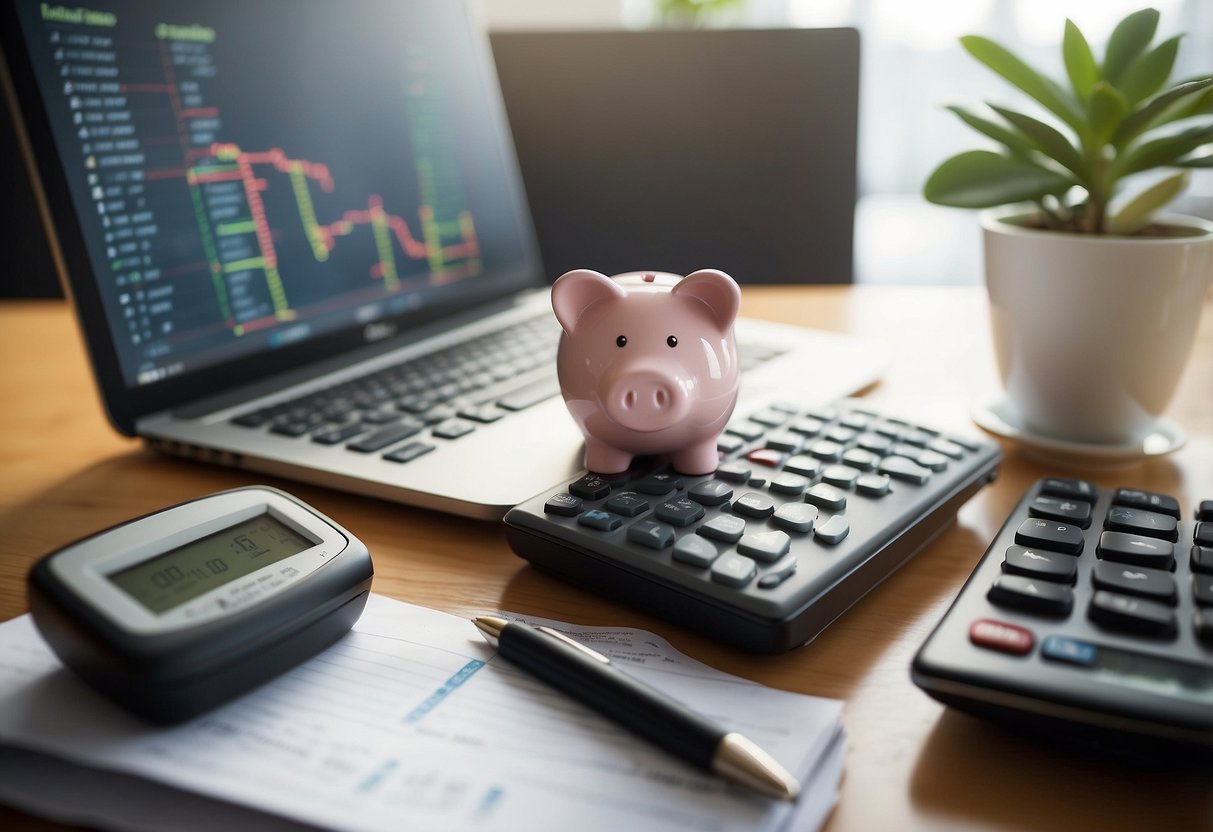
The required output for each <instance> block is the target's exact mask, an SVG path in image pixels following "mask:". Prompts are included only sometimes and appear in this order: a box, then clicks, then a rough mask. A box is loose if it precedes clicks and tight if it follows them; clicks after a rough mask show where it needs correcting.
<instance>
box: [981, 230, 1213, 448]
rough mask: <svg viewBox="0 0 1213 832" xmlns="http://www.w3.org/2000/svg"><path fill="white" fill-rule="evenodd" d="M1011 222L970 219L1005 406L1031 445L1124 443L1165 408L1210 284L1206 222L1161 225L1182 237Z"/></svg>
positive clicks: (1211, 253)
mask: <svg viewBox="0 0 1213 832" xmlns="http://www.w3.org/2000/svg"><path fill="white" fill-rule="evenodd" d="M1019 213H1020V215H1021V216H1020V217H1019V218H1021V219H1022V211H1021V212H1019ZM1015 219H1016V216H1015V212H1010V211H1007V210H1006V209H1002V210H993V211H987V212H984V213H983V214H982V215H981V225H982V229H983V236H984V243H985V266H986V286H987V289H988V290H989V296H990V318H991V322H992V325H993V331H994V347H995V353H996V355H997V358H998V366H999V371H1000V372H1001V374H1002V380H1003V384H1004V386H1005V387H1006V396H1007V399H1006V402H1005V406H1006V407H1007V408H1009V409H1010V410H1011V411H1012V412H1013V413H1014V414H1015V417H1016V418H1017V419H1018V421H1019V423H1020V427H1022V428H1023V429H1024V430H1026V431H1029V432H1031V433H1032V434H1035V435H1036V436H1039V437H1048V438H1053V439H1058V440H1064V441H1067V442H1080V443H1085V444H1092V445H1116V444H1121V443H1126V442H1133V441H1135V440H1136V439H1138V438H1140V437H1141V436H1142V435H1143V434H1144V433H1146V432H1147V431H1149V430H1150V429H1151V427H1152V426H1153V425H1154V424H1155V423H1156V422H1157V421H1158V419H1159V417H1160V416H1161V415H1162V413H1163V411H1164V410H1165V409H1166V407H1167V405H1168V403H1169V402H1170V401H1171V397H1172V394H1173V393H1174V392H1175V387H1176V384H1177V383H1178V381H1179V378H1180V376H1181V375H1182V373H1183V368H1184V365H1185V364H1186V363H1187V359H1188V355H1189V353H1190V352H1191V349H1192V342H1193V339H1194V337H1195V333H1196V325H1197V321H1198V320H1199V318H1200V312H1201V309H1202V307H1203V302H1204V297H1205V293H1206V292H1207V291H1208V288H1209V285H1210V283H1211V282H1213V223H1208V222H1205V221H1204V220H1200V219H1196V218H1193V217H1175V216H1172V217H1163V218H1161V219H1160V220H1159V221H1160V222H1161V223H1163V224H1166V225H1171V226H1179V227H1182V228H1185V229H1188V230H1190V232H1191V233H1190V234H1185V235H1183V236H1174V237H1158V238H1145V237H1142V238H1138V237H1103V236H1093V235H1082V234H1065V233H1061V232H1056V231H1040V230H1035V229H1030V228H1025V227H1023V226H1022V225H1017V224H1015V222H1014V220H1015Z"/></svg>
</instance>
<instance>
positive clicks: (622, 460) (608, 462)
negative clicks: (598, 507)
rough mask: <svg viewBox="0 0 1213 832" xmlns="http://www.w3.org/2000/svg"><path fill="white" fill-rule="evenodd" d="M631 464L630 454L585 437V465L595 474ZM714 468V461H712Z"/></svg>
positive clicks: (616, 472) (618, 471)
mask: <svg viewBox="0 0 1213 832" xmlns="http://www.w3.org/2000/svg"><path fill="white" fill-rule="evenodd" d="M631 464H632V455H631V454H630V453H628V452H627V451H621V450H619V449H618V448H613V447H611V446H610V445H608V444H606V443H605V442H602V441H600V440H598V439H593V438H591V437H588V436H587V437H586V440H585V467H586V468H588V469H589V470H591V471H593V472H594V473H596V474H618V473H621V472H623V471H626V470H628V466H629V465H631ZM712 467H713V468H715V467H716V465H715V463H712Z"/></svg>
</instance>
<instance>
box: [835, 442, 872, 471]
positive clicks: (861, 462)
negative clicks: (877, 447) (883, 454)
mask: <svg viewBox="0 0 1213 832" xmlns="http://www.w3.org/2000/svg"><path fill="white" fill-rule="evenodd" d="M842 461H843V463H844V464H845V465H849V466H850V467H852V468H855V469H857V470H859V471H871V470H872V469H873V468H875V467H876V466H877V465H879V464H880V457H879V456H878V455H877V454H874V453H872V452H871V451H867V450H864V449H863V448H851V450H849V451H847V452H846V453H844V454H843V455H842Z"/></svg>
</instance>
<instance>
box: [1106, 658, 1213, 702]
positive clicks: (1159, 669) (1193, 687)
mask: <svg viewBox="0 0 1213 832" xmlns="http://www.w3.org/2000/svg"><path fill="white" fill-rule="evenodd" d="M1092 671H1093V672H1094V674H1095V676H1096V677H1097V678H1101V679H1105V680H1107V681H1110V682H1113V683H1114V684H1119V685H1124V686H1126V687H1131V688H1137V689H1138V690H1144V691H1149V692H1151V693H1157V694H1160V695H1162V696H1168V697H1175V698H1180V699H1189V700H1192V701H1193V702H1201V703H1204V704H1206V705H1213V672H1210V671H1209V670H1208V669H1206V668H1203V667H1199V666H1197V665H1193V664H1188V663H1186V662H1178V661H1172V660H1171V659H1165V658H1157V657H1154V656H1147V655H1143V654H1141V653H1129V652H1126V651H1122V650H1114V649H1111V648H1106V647H1105V648H1101V649H1100V650H1099V655H1098V658H1097V659H1096V661H1095V664H1094V666H1093V667H1092Z"/></svg>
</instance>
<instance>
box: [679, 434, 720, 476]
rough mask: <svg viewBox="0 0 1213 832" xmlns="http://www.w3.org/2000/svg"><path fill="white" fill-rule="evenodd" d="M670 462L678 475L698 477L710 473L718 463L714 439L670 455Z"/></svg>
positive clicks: (718, 457) (718, 458)
mask: <svg viewBox="0 0 1213 832" xmlns="http://www.w3.org/2000/svg"><path fill="white" fill-rule="evenodd" d="M670 461H671V462H672V463H673V464H674V470H675V471H677V472H678V473H680V474H686V475H688V476H699V475H702V474H710V473H712V472H713V471H715V470H716V466H717V464H719V462H720V455H719V454H718V453H717V452H716V437H712V438H711V439H709V440H706V441H704V442H700V443H699V444H697V445H690V446H689V447H686V448H683V449H682V450H681V451H678V452H677V453H674V454H671V455H670Z"/></svg>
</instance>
